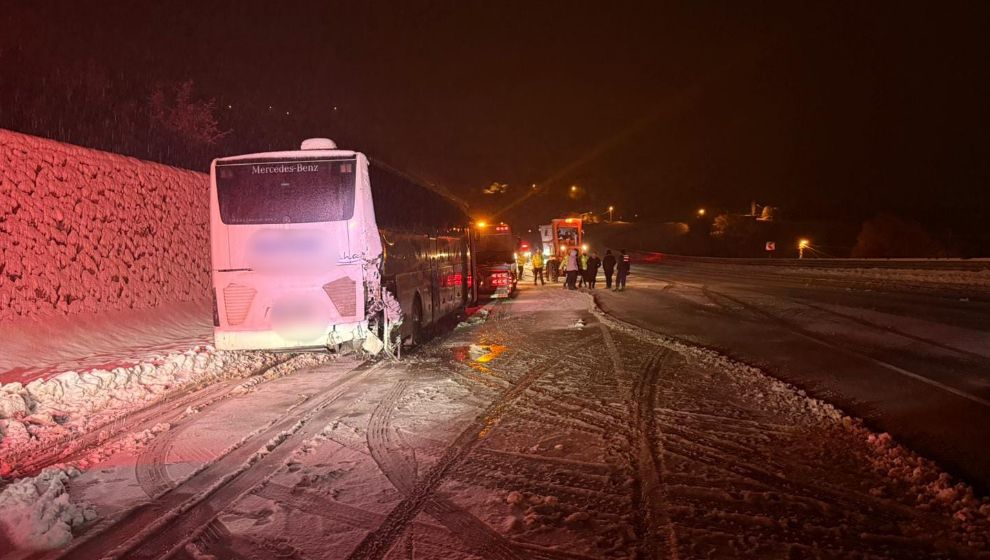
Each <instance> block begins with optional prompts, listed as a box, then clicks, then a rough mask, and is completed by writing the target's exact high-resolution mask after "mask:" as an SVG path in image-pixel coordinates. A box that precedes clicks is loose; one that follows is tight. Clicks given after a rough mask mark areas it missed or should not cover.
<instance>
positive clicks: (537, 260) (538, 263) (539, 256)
mask: <svg viewBox="0 0 990 560" xmlns="http://www.w3.org/2000/svg"><path fill="white" fill-rule="evenodd" d="M533 268H543V253H540V252H536V253H533Z"/></svg>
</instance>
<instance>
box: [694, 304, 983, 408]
mask: <svg viewBox="0 0 990 560" xmlns="http://www.w3.org/2000/svg"><path fill="white" fill-rule="evenodd" d="M712 293H717V294H718V295H719V296H721V297H723V298H725V299H728V300H730V301H733V302H735V303H737V304H738V305H741V306H743V307H745V308H746V309H748V310H750V311H752V312H753V313H755V314H757V315H760V316H762V317H764V318H766V319H769V320H771V321H773V322H774V323H777V324H778V325H780V326H782V327H784V328H786V329H788V330H790V331H791V332H793V333H794V334H796V335H798V336H800V337H802V338H804V339H806V340H810V341H812V342H814V343H817V344H820V345H822V346H826V347H828V348H830V349H832V350H835V351H836V352H839V353H841V354H845V355H847V356H853V357H856V358H859V359H861V360H865V361H867V362H870V363H873V364H875V365H877V366H879V367H882V368H884V369H886V370H889V371H892V372H894V373H898V374H900V375H903V376H904V377H909V378H911V379H914V380H915V381H920V382H921V383H925V384H927V385H930V386H932V387H935V388H937V389H941V390H942V391H946V392H948V393H952V394H953V395H956V396H957V397H961V398H963V399H966V400H968V401H971V402H974V403H976V404H979V405H982V406H985V407H990V400H988V399H985V398H983V397H980V396H977V395H974V394H972V393H968V392H966V391H963V390H962V389H957V388H955V387H952V386H951V385H946V384H945V383H942V382H940V381H936V380H934V379H931V378H930V377H926V376H924V375H921V374H919V373H915V372H913V371H910V370H907V369H904V368H902V367H900V366H896V365H894V364H891V363H889V362H885V361H883V360H880V359H878V358H874V357H873V356H870V355H869V354H864V353H863V352H859V351H857V350H853V349H851V348H849V346H848V345H845V344H840V343H837V342H833V341H832V340H831V337H828V336H826V335H822V334H818V333H816V332H814V331H811V330H808V329H806V328H804V327H801V326H799V325H796V324H794V323H793V322H791V321H788V320H787V319H784V318H782V317H780V316H778V315H776V314H774V313H770V312H769V311H766V310H764V309H762V308H760V307H758V306H756V305H753V304H751V303H747V302H745V301H742V300H740V299H738V298H735V297H733V296H729V295H726V294H723V293H719V292H712Z"/></svg>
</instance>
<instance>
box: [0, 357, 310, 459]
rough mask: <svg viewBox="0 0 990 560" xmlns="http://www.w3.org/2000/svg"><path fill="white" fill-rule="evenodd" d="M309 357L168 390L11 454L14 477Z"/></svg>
mask: <svg viewBox="0 0 990 560" xmlns="http://www.w3.org/2000/svg"><path fill="white" fill-rule="evenodd" d="M307 359H309V358H308V357H307V356H306V355H304V354H303V355H300V354H296V355H290V356H289V357H287V358H285V359H283V360H279V361H278V362H275V363H273V364H270V365H267V366H265V367H263V368H261V369H259V370H257V371H256V372H254V373H252V374H250V375H247V376H244V377H238V378H234V379H228V380H225V381H221V382H218V383H213V384H210V385H207V386H206V387H204V386H203V383H202V382H198V383H194V384H192V385H190V386H188V387H185V388H183V389H180V390H179V391H177V392H173V393H166V394H165V395H163V396H162V397H161V398H160V399H158V400H156V401H154V402H152V403H150V404H148V405H146V406H144V407H142V408H139V409H137V410H134V411H130V412H128V413H126V414H124V415H122V416H118V417H116V418H114V419H113V420H111V421H109V422H107V423H106V424H104V425H102V426H99V427H95V428H91V429H90V430H89V431H87V432H86V433H84V434H82V435H78V436H75V435H73V436H71V437H70V438H68V439H66V440H56V441H54V442H52V444H51V445H50V446H49V447H47V448H46V449H44V450H41V451H40V452H39V451H38V450H29V451H28V452H26V453H25V454H24V455H11V456H10V457H9V458H7V459H6V460H8V461H9V462H11V463H12V464H15V465H18V466H17V468H16V469H15V471H14V472H12V473H11V476H16V477H21V476H34V475H36V474H38V473H39V472H41V470H43V469H44V468H45V467H48V466H51V465H54V464H58V463H70V462H73V461H78V460H80V459H84V458H85V457H86V456H87V455H88V454H90V453H92V452H93V451H94V450H95V449H97V448H99V447H102V446H106V445H108V444H111V443H113V442H115V441H118V440H120V439H121V438H123V437H126V436H127V435H128V434H131V433H137V432H142V431H144V430H150V429H152V428H153V427H154V426H156V425H158V424H162V423H166V424H171V423H173V422H176V421H178V420H180V419H181V418H183V417H184V416H185V415H186V411H187V410H189V409H202V408H205V407H206V406H209V405H212V404H214V403H217V402H219V401H222V400H225V399H227V398H229V397H231V396H235V395H236V394H238V391H239V388H240V387H241V386H243V385H245V384H251V385H252V386H255V385H257V383H261V382H265V381H268V380H270V379H269V377H270V376H272V374H277V375H276V376H281V375H282V374H284V370H286V369H289V368H292V365H293V363H294V362H296V361H305V360H307ZM290 373H291V372H290ZM272 378H274V377H272Z"/></svg>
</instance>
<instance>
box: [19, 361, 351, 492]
mask: <svg viewBox="0 0 990 560" xmlns="http://www.w3.org/2000/svg"><path fill="white" fill-rule="evenodd" d="M329 359H332V357H331V356H329V355H326V354H303V355H300V356H297V357H295V358H291V359H290V361H286V362H285V364H280V365H278V366H276V367H275V368H272V370H273V371H272V372H268V373H266V374H265V376H263V377H256V378H253V379H251V380H248V381H247V382H245V385H246V387H245V389H244V390H249V389H250V386H251V385H253V384H255V383H256V382H260V381H262V379H263V378H267V377H270V376H272V375H282V374H284V373H286V372H287V371H289V370H292V369H297V368H299V367H303V366H306V365H315V364H317V363H321V362H324V361H326V360H329ZM285 360H286V356H285V355H284V354H282V355H279V354H274V353H268V352H225V351H217V350H215V349H213V348H212V347H210V346H203V347H198V348H194V349H191V350H188V351H186V352H181V353H173V354H169V355H167V356H164V357H162V358H160V359H158V360H156V361H154V362H152V363H142V364H138V365H134V366H130V367H118V368H114V369H112V370H101V369H94V370H90V371H84V372H76V371H67V372H64V373H62V374H60V375H57V376H55V377H52V378H50V379H46V380H41V379H39V380H36V381H33V382H31V383H28V384H27V385H22V384H20V383H9V384H6V385H2V386H0V476H3V475H7V474H9V473H10V472H12V471H14V470H15V469H16V468H17V465H18V461H19V460H22V459H23V458H24V457H29V456H30V455H31V454H32V453H33V452H37V451H38V450H39V449H42V448H45V447H48V446H51V445H53V444H56V443H61V442H64V441H68V440H71V439H73V438H75V437H78V436H80V435H81V434H84V433H87V432H89V431H91V430H93V429H98V428H100V427H102V426H105V425H106V424H107V423H108V422H110V421H111V420H113V419H114V418H118V417H120V416H122V415H124V414H126V413H128V412H131V411H133V410H135V409H138V408H141V407H143V406H145V405H147V404H149V403H151V402H153V401H156V400H159V399H161V398H163V397H166V396H167V395H168V394H170V393H174V392H175V391H177V390H180V389H182V388H184V387H187V386H190V385H196V384H203V383H208V382H211V381H217V380H219V379H227V378H238V377H244V376H246V375H250V374H253V373H257V372H259V371H261V370H265V369H266V368H269V367H270V366H273V365H274V364H276V363H278V362H281V361H285ZM283 366H286V367H283ZM276 370H277V371H276ZM283 370H285V371H283Z"/></svg>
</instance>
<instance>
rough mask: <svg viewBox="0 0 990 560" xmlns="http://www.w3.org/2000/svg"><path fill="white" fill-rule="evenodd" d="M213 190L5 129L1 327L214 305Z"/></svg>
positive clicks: (196, 176) (0, 161)
mask: <svg viewBox="0 0 990 560" xmlns="http://www.w3.org/2000/svg"><path fill="white" fill-rule="evenodd" d="M207 186H208V183H207V176H206V175H205V174H203V173H195V172H192V171H186V170H182V169H177V168H173V167H168V166H165V165H160V164H155V163H149V162H145V161H140V160H136V159H133V158H128V157H123V156H119V155H115V154H110V153H106V152H100V151H97V150H89V149H85V148H81V147H78V146H72V145H69V144H62V143H59V142H54V141H51V140H46V139H43V138H38V137H35V136H28V135H25V134H18V133H15V132H11V131H7V130H0V321H8V320H11V319H16V318H23V317H35V316H38V315H41V314H45V313H58V314H72V313H76V312H80V311H103V310H109V309H129V308H148V307H155V306H158V305H162V304H164V303H170V302H179V301H194V300H202V299H206V298H207V297H208V294H209V292H208V287H209V274H208V268H209V205H208V197H207Z"/></svg>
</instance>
